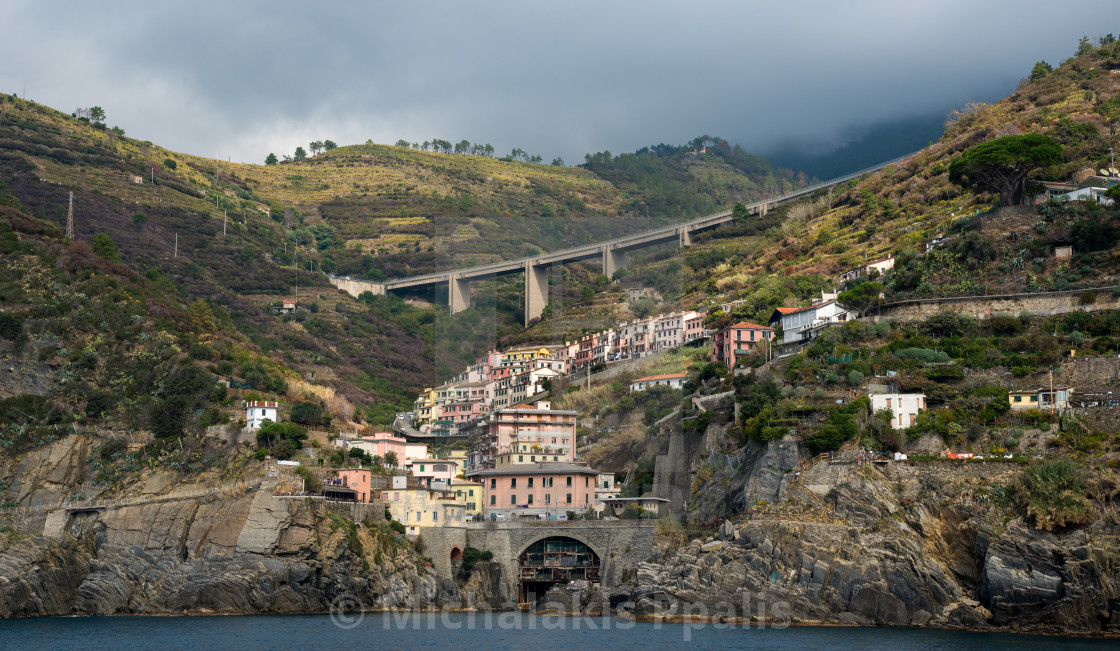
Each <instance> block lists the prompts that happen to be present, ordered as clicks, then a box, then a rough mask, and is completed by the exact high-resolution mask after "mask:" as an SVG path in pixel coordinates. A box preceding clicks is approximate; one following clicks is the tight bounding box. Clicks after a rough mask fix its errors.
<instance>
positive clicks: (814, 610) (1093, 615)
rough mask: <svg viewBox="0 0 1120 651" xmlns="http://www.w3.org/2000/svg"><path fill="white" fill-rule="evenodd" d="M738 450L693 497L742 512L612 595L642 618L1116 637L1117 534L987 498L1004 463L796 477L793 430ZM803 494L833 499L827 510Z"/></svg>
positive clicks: (704, 508) (996, 489) (667, 552)
mask: <svg viewBox="0 0 1120 651" xmlns="http://www.w3.org/2000/svg"><path fill="white" fill-rule="evenodd" d="M792 445H793V446H794V447H796V444H792ZM744 455H745V456H746V457H749V459H750V461H746V462H745V466H746V467H745V468H744V470H743V471H741V472H739V473H736V477H735V478H732V477H731V473H728V474H727V476H722V477H721V476H720V475H719V474H717V475H716V476H715V477H714V478H713V479H712V480H710V481H709V482H708V483H707V484H706V486H705V490H704V492H703V493H702V496H701V497H700V498H699V499H698V500H697V501H696V502H695V503H694V507H695V508H696V509H699V511H701V512H703V513H704V516H703V517H705V518H707V517H708V516H709V515H710V513H711V512H712V509H713V508H714V507H715V506H717V505H719V504H732V503H739V504H743V503H746V504H751V505H753V506H754V508H752V511H753V513H752V517H751V518H750V519H748V520H743V521H739V522H726V523H724V524H723V526H722V527H721V528H720V530H719V533H718V535H717V536H715V537H714V538H713V540H711V541H710V542H707V543H705V542H703V541H699V540H695V541H692V542H691V543H690V544H688V545H686V546H684V547H683V548H676V549H671V548H669V547H668V546H663V547H661V548H660V551H659V553H658V554H657V557H656V558H654V559H653V560H652V562H650V563H646V564H644V565H643V566H641V569H640V570H639V572H638V575H637V577H636V579H635V581H634V582H633V584H632V585H630V586H626V587H625V588H624V589H623V590H620V591H617V594H614V595H612V596H611V601H612V602H616V603H617V602H618V601H620V600H623V599H627V600H631V601H633V602H634V604H635V605H634V607H635V611H636V613H637V614H638V615H640V616H645V617H654V616H666V615H668V616H673V615H680V614H686V613H688V612H689V611H688V609H689V608H691V609H692V611H691V612H693V613H694V614H696V613H703V614H707V615H709V616H711V615H720V616H731V617H752V616H753V617H755V618H759V619H765V618H768V617H769V618H776V619H779V620H781V619H783V618H785V617H787V616H788V617H791V618H793V620H794V621H800V622H819V623H849V624H868V625H871V624H874V625H900V626H906V625H943V626H955V627H969V628H972V627H981V628H983V627H999V628H1001V629H1003V630H1023V631H1039V632H1051V633H1085V634H1107V635H1117V634H1120V545H1118V536H1117V534H1118V533H1120V531H1117V529H1116V527H1115V526H1111V525H1109V526H1106V525H1105V524H1104V523H1102V522H1099V521H1098V522H1097V523H1096V524H1094V525H1093V526H1091V527H1089V528H1088V529H1086V530H1077V531H1073V532H1069V533H1065V534H1062V535H1052V534H1048V533H1043V532H1039V531H1037V530H1034V529H1032V528H1030V527H1028V526H1027V525H1025V524H1024V523H1023V522H1022V521H1021V520H1020V519H1018V518H1016V517H1014V515H1013V512H1011V511H1010V510H1009V509H1007V508H1002V507H1000V506H999V505H998V504H996V502H997V501H998V495H1000V494H1001V492H1002V491H1003V490H1005V488H1006V487H1007V486H1008V485H1009V483H1010V482H1011V481H1012V480H1013V479H1014V477H1015V475H1016V474H1017V473H1018V472H1019V469H1018V468H1017V467H1016V466H1013V465H1011V464H969V465H964V464H957V463H948V462H947V463H933V464H919V465H914V466H911V465H907V464H902V463H891V464H882V465H876V464H861V463H859V462H858V461H856V460H854V459H847V460H841V461H840V462H838V463H829V462H827V461H825V462H818V463H817V464H815V465H814V466H813V467H811V468H809V469H807V470H804V471H803V473H802V476H801V477H800V478H798V477H797V475H796V470H794V471H792V472H787V473H783V472H782V471H781V468H793V469H796V468H797V467H798V463H797V455H796V454H793V456H792V457H790V455H791V441H789V440H786V441H773V442H771V444H770V445H769V446H767V447H766V448H765V449H762V450H747V451H745V452H744ZM791 458H792V462H791ZM775 469H777V470H776V471H775ZM799 480H800V481H799ZM721 486H722V487H726V488H721ZM806 491H808V492H811V493H813V495H816V496H817V497H818V498H819V499H821V500H823V501H824V503H825V504H827V505H829V506H832V507H833V508H834V511H833V512H832V513H831V514H829V515H826V511H825V510H822V509H820V508H819V504H818V503H817V502H815V501H814V500H813V499H812V497H810V496H808V495H806V494H805V492H806ZM760 504H761V506H759V505H760ZM826 508H827V507H826Z"/></svg>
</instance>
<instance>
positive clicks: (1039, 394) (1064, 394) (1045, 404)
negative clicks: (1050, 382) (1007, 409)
mask: <svg viewBox="0 0 1120 651" xmlns="http://www.w3.org/2000/svg"><path fill="white" fill-rule="evenodd" d="M1072 393H1073V387H1070V386H1058V387H1054V388H1053V389H1050V388H1046V389H1033V390H1028V391H1008V392H1007V401H1008V402H1009V403H1010V405H1011V408H1012V409H1065V408H1067V407H1069V399H1070V396H1071V395H1072Z"/></svg>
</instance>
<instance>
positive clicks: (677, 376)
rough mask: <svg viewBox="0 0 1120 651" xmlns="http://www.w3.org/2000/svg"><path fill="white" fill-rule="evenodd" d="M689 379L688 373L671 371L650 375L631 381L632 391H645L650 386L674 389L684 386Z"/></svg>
mask: <svg viewBox="0 0 1120 651" xmlns="http://www.w3.org/2000/svg"><path fill="white" fill-rule="evenodd" d="M687 379H688V373H670V374H668V375H650V376H649V377H640V378H638V379H637V380H634V381H633V382H631V383H630V393H634V392H635V391H645V390H646V389H648V388H650V387H656V386H667V387H672V388H674V389H679V388H681V387H683V386H684V383H685V381H686V380H687Z"/></svg>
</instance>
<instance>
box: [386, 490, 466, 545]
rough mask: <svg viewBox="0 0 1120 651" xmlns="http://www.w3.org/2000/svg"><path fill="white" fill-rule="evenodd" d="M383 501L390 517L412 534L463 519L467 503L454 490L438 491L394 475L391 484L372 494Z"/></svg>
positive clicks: (407, 532) (464, 518) (453, 523)
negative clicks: (410, 482)
mask: <svg viewBox="0 0 1120 651" xmlns="http://www.w3.org/2000/svg"><path fill="white" fill-rule="evenodd" d="M374 498H375V499H379V500H381V501H383V502H384V503H385V508H387V509H389V512H390V513H391V514H392V516H393V519H394V520H397V521H398V522H400V523H401V524H403V525H404V526H405V533H406V534H407V535H410V536H415V535H417V534H419V533H420V530H421V529H423V528H425V527H443V526H447V525H455V524H460V523H463V522H466V519H467V518H466V515H467V504H466V502H465V501H463V500H461V499H459V497H458V496H457V495H456V493H455V491H454V490H451V489H449V490H437V489H432V488H427V487H425V486H416V485H414V484H409V483H408V482H407V481H405V477H403V476H395V477H393V483H392V485H391V486H389V487H387V488H385V489H384V490H381V491H377V492H375V493H374Z"/></svg>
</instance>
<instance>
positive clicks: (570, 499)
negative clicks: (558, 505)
mask: <svg viewBox="0 0 1120 651" xmlns="http://www.w3.org/2000/svg"><path fill="white" fill-rule="evenodd" d="M567 502H568V504H571V503H572V494H571V493H568V499H567Z"/></svg>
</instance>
